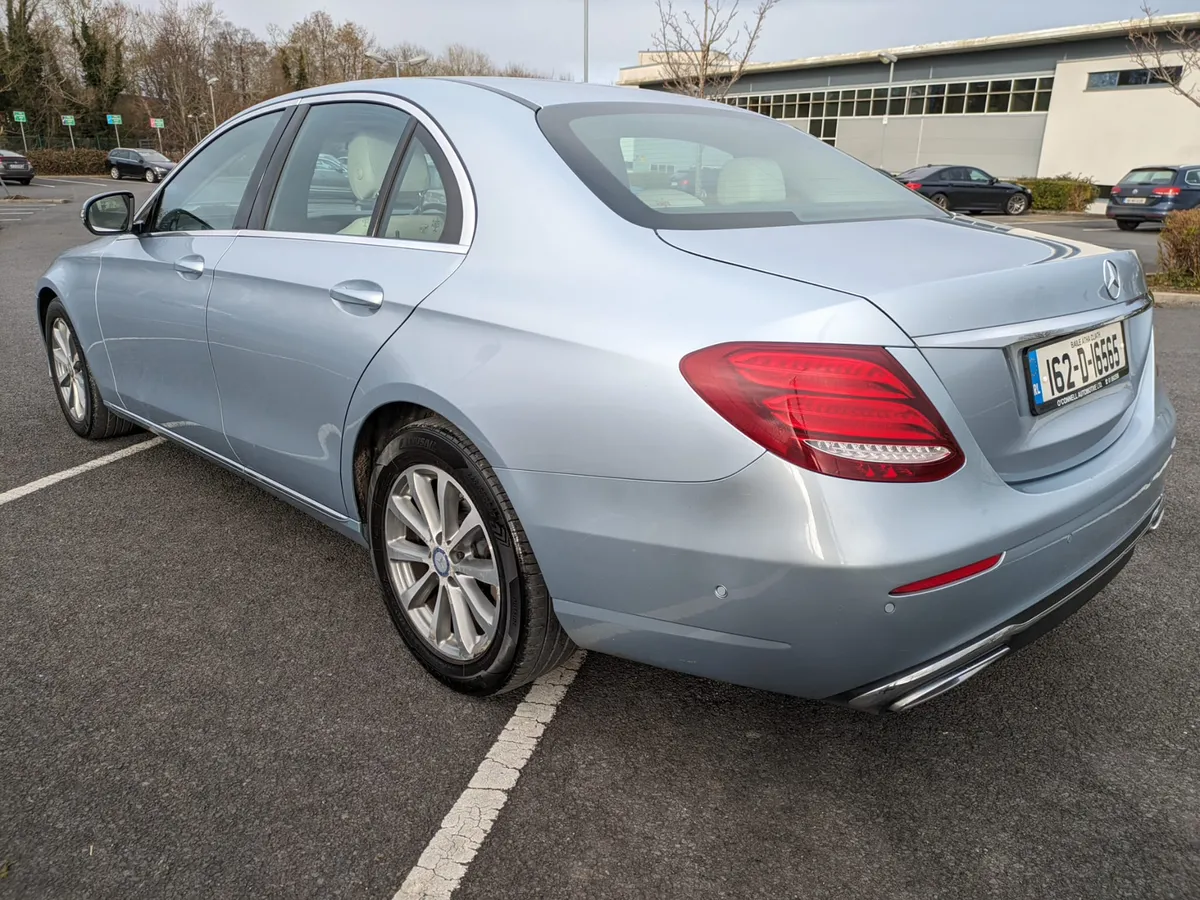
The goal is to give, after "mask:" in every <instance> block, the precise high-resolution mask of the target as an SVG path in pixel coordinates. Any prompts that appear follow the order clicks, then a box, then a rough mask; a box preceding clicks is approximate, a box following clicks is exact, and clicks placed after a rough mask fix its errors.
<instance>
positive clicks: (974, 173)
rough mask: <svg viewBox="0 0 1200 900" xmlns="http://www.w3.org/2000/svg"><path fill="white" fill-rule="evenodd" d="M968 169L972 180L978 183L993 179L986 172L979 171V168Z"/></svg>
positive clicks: (985, 182)
mask: <svg viewBox="0 0 1200 900" xmlns="http://www.w3.org/2000/svg"><path fill="white" fill-rule="evenodd" d="M968 171H969V173H970V175H971V180H972V181H974V182H975V183H976V184H987V183H988V182H990V181H991V180H992V178H991V176H990V175H988V174H987V173H986V172H981V171H979V169H969V170H968Z"/></svg>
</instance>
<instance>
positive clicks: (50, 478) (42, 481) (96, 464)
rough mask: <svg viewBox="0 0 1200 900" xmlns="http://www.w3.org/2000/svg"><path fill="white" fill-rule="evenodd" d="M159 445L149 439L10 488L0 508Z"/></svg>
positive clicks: (153, 439)
mask: <svg viewBox="0 0 1200 900" xmlns="http://www.w3.org/2000/svg"><path fill="white" fill-rule="evenodd" d="M161 443H164V440H163V438H160V437H156V438H151V439H150V440H148V441H142V442H141V443H139V444H134V445H133V446H132V447H126V448H125V449H124V450H118V451H117V452H116V453H110V454H108V455H107V456H100V457H97V458H96V459H89V460H88V461H87V462H85V463H83V464H82V465H78V466H75V467H73V468H70V469H63V470H62V471H61V472H55V473H54V474H53V475H47V476H46V477H45V478H39V479H38V480H37V481H31V482H29V483H28V484H23V485H21V486H20V487H15V488H12V489H11V490H7V491H5V492H4V493H2V494H0V506H3V505H4V504H6V503H12V502H13V501H14V500H20V499H21V498H22V497H28V496H29V495H30V494H32V493H34V492H36V491H40V490H41V489H42V488H48V487H50V486H51V485H52V484H58V483H59V482H60V481H66V480H67V479H68V478H74V477H75V476H76V475H82V474H83V473H84V472H90V471H91V470H92V469H98V468H100V467H101V466H107V465H108V464H109V463H115V462H117V461H118V460H122V459H125V458H127V457H130V456H133V455H134V454H135V453H141V452H142V451H143V450H149V449H150V448H151V447H157V446H158V445H159V444H161Z"/></svg>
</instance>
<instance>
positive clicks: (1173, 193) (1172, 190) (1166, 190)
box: [1154, 187, 1181, 197]
mask: <svg viewBox="0 0 1200 900" xmlns="http://www.w3.org/2000/svg"><path fill="white" fill-rule="evenodd" d="M1180 190H1181V188H1177V187H1157V188H1155V189H1154V194H1155V195H1156V196H1159V197H1178V196H1179V193H1180Z"/></svg>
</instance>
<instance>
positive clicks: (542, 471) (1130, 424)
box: [37, 78, 1175, 711]
mask: <svg viewBox="0 0 1200 900" xmlns="http://www.w3.org/2000/svg"><path fill="white" fill-rule="evenodd" d="M321 154H330V155H333V156H338V155H346V156H347V170H348V173H349V182H350V186H351V190H350V192H349V194H347V195H346V196H344V197H343V196H341V195H340V194H337V193H334V194H331V193H330V192H328V191H324V192H322V191H319V190H315V189H314V185H315V184H317V181H316V180H315V179H314V173H315V170H316V167H317V165H318V160H319V159H320V158H321ZM697 165H700V166H705V167H707V166H718V167H719V168H720V173H719V176H718V177H717V179H716V182H715V186H714V190H713V191H710V192H706V196H705V197H703V198H701V197H697V196H696V195H695V194H694V193H691V192H688V191H682V190H679V189H673V188H671V187H670V177H671V176H670V172H671V170H672V169H686V168H687V167H689V166H691V167H695V166H697ZM431 197H432V198H433V199H431ZM82 215H83V219H84V222H85V224H86V225H87V227H88V228H90V229H91V230H92V231H93V232H95V233H96V234H98V235H101V237H100V239H99V240H97V241H94V242H92V243H90V244H87V245H85V246H82V247H80V248H78V249H75V250H72V251H70V252H68V253H66V254H64V255H63V256H62V257H61V258H60V259H59V260H57V261H56V262H55V263H54V264H53V265H52V266H51V268H50V269H49V271H48V272H47V273H46V274H45V276H44V277H43V278H42V279H41V281H40V282H39V285H38V295H37V319H38V323H39V325H40V327H41V329H42V334H43V335H44V338H45V341H46V347H47V352H48V356H49V361H50V369H51V375H52V378H53V380H54V386H55V389H56V391H57V394H58V398H59V401H60V403H61V405H62V409H63V412H64V413H65V415H66V418H67V421H68V423H69V424H70V425H71V427H72V428H73V429H74V430H75V432H76V433H78V434H80V435H82V436H84V437H89V438H97V437H106V436H109V435H114V434H119V433H124V432H127V431H128V430H130V429H131V428H133V427H134V426H141V427H143V428H146V429H149V430H151V431H153V432H156V433H158V434H162V435H165V436H167V437H168V438H170V439H172V440H174V441H177V442H179V443H181V444H183V445H184V446H187V447H189V448H191V449H193V450H195V451H197V452H198V453H200V454H202V455H204V456H206V457H208V458H210V459H213V460H215V461H217V462H219V463H221V464H222V465H224V466H226V467H228V468H229V469H232V470H233V471H235V472H237V473H240V474H241V475H244V476H245V477H247V478H249V479H251V480H253V481H254V482H256V483H258V484H260V485H261V486H263V487H265V488H266V489H267V490H269V491H271V492H273V493H274V494H276V495H278V496H280V497H282V498H284V499H285V500H287V501H289V502H291V503H293V504H294V505H296V506H298V507H299V508H301V509H303V510H305V511H307V512H309V513H311V514H312V515H313V516H315V517H317V518H318V519H320V520H321V521H323V522H325V523H327V524H328V525H330V526H332V527H333V528H335V529H337V530H338V531H340V532H341V533H342V534H344V535H346V536H347V537H349V538H351V539H353V540H355V541H358V542H360V543H362V544H364V545H366V546H368V547H369V548H370V550H371V557H372V559H373V561H374V565H375V568H376V572H377V574H378V577H379V582H380V584H381V586H382V589H383V593H384V597H385V599H386V602H387V605H388V609H389V610H390V612H391V615H392V617H393V619H394V621H395V624H396V627H397V629H398V630H399V632H400V635H401V636H402V637H403V639H404V641H405V642H406V643H407V645H408V647H409V648H410V649H411V650H412V652H413V653H414V654H415V655H416V656H417V658H418V659H419V660H420V661H421V662H422V663H423V664H424V665H425V666H426V667H427V668H428V669H429V671H431V672H432V673H433V674H434V675H436V676H437V677H438V678H440V679H441V680H442V681H444V682H445V683H447V684H449V685H451V686H452V687H454V688H455V689H457V690H460V691H464V692H468V693H473V694H493V693H496V692H500V691H504V690H508V689H511V688H514V687H517V686H519V685H522V684H526V683H528V682H529V681H530V680H531V679H533V678H535V677H536V676H538V675H540V674H541V673H543V672H546V671H547V670H549V669H551V668H552V667H554V666H556V665H558V664H559V663H560V662H561V661H563V660H564V659H565V658H566V656H567V654H568V653H570V652H571V650H572V649H573V647H574V646H575V645H578V646H582V647H585V648H589V649H592V650H597V651H602V652H606V653H613V654H617V655H620V656H625V657H629V658H631V659H635V660H641V661H643V662H646V663H651V664H653V665H657V666H663V667H666V668H670V669H676V670H680V671H684V672H690V673H695V674H698V675H704V676H710V677H713V678H719V679H725V680H729V681H733V682H737V683H740V684H744V685H750V686H754V687H758V688H765V689H770V690H774V691H782V692H786V693H791V694H795V695H801V696H805V697H812V698H820V699H825V700H829V701H833V702H838V703H843V704H847V705H849V706H851V707H855V708H859V709H865V710H872V711H878V710H902V709H907V708H911V707H912V706H915V705H916V704H917V703H919V702H921V701H923V700H926V699H929V698H930V697H933V696H936V695H937V694H939V693H941V692H942V691H944V690H946V689H948V688H949V687H952V686H954V685H956V684H958V683H960V682H962V681H964V680H966V679H967V678H969V677H971V676H972V675H974V674H976V673H977V672H979V671H981V670H983V669H984V668H985V667H987V666H988V665H989V664H991V663H993V662H994V661H996V660H997V659H1000V658H1001V657H1003V656H1004V655H1005V654H1007V653H1009V652H1010V651H1012V650H1013V649H1015V648H1017V647H1019V646H1021V645H1022V644H1023V643H1025V642H1027V641H1029V640H1030V639H1031V638H1033V637H1034V636H1036V635H1037V634H1040V633H1041V632H1043V631H1045V630H1046V629H1047V628H1049V627H1050V626H1052V625H1054V624H1056V623H1057V622H1059V621H1061V620H1062V619H1063V618H1064V617H1065V616H1066V615H1068V614H1069V613H1071V612H1073V611H1074V610H1075V609H1077V608H1078V607H1079V606H1080V605H1081V604H1083V603H1084V602H1085V601H1086V600H1088V599H1090V598H1091V597H1092V596H1093V595H1095V594H1096V593H1097V592H1098V591H1099V590H1100V588H1102V587H1103V586H1104V585H1105V584H1107V583H1108V582H1109V581H1110V580H1111V579H1112V578H1113V577H1114V576H1115V575H1116V574H1117V572H1119V571H1120V569H1121V567H1122V566H1123V565H1124V564H1125V563H1126V561H1127V560H1128V559H1129V558H1130V555H1131V553H1132V552H1133V549H1134V545H1135V543H1136V542H1137V541H1138V539H1139V538H1140V537H1141V536H1142V535H1143V533H1144V532H1146V531H1147V530H1150V529H1153V528H1154V527H1156V526H1157V524H1158V521H1159V519H1160V517H1161V515H1162V504H1163V490H1164V487H1163V481H1164V471H1165V470H1166V468H1167V464H1168V461H1169V460H1170V457H1171V454H1172V450H1173V447H1174V444H1175V413H1174V410H1173V409H1172V406H1171V404H1170V402H1169V401H1168V399H1167V397H1166V396H1165V394H1164V391H1163V387H1162V384H1161V382H1160V381H1159V378H1158V374H1157V371H1156V366H1155V351H1154V346H1155V341H1154V329H1153V310H1152V309H1151V298H1150V295H1149V292H1148V290H1147V287H1146V282H1145V278H1144V276H1143V273H1142V270H1141V268H1140V266H1139V264H1138V260H1137V257H1136V255H1135V254H1134V253H1132V252H1129V251H1111V252H1110V251H1106V250H1102V249H1100V248H1097V247H1093V246H1088V245H1081V244H1073V243H1070V242H1067V241H1065V240H1059V239H1055V238H1050V237H1046V236H1043V235H1037V234H1034V233H1031V232H1027V231H1022V230H1016V229H1010V228H1005V227H999V226H995V225H986V224H983V223H978V222H975V221H973V220H971V219H967V218H964V217H960V216H955V215H953V214H949V213H946V212H943V211H941V210H939V209H937V208H936V207H935V206H933V205H932V204H930V203H929V202H927V201H926V200H924V199H923V198H921V197H918V196H916V195H914V194H913V193H912V192H910V191H909V190H907V189H906V188H905V187H904V186H903V185H902V184H899V183H897V182H896V181H895V180H894V179H891V178H889V177H887V176H885V175H883V174H880V173H879V172H876V171H875V170H873V169H871V168H869V167H868V166H865V165H862V164H860V163H858V162H856V161H855V160H853V159H852V158H850V157H848V156H846V155H844V154H843V153H841V152H839V151H837V150H834V149H833V148H831V147H828V146H826V145H825V144H823V143H822V142H821V141H819V140H816V139H813V138H811V137H809V136H808V135H805V134H802V133H801V132H799V131H797V130H795V129H792V128H789V127H788V126H786V125H783V124H780V123H778V122H774V121H772V120H770V119H769V118H766V117H763V116H758V115H754V114H752V113H748V112H745V111H741V110H736V109H732V108H728V107H725V106H721V105H717V104H712V103H707V102H701V101H695V100H689V99H684V98H680V97H671V96H666V95H663V94H660V93H655V92H649V91H630V90H627V89H621V88H609V87H600V86H587V85H575V84H568V83H563V82H544V81H535V80H492V79H473V80H461V79H411V78H406V79H403V80H394V81H392V80H380V81H371V82H364V83H357V84H346V85H331V86H326V87H321V88H316V89H313V90H308V91H304V92H301V93H299V94H293V95H289V96H286V97H282V98H279V99H276V100H272V101H269V102H266V103H264V104H261V105H259V106H255V107H253V108H251V109H249V110H247V111H246V112H244V113H242V114H241V115H239V116H237V117H235V118H234V119H232V120H230V121H229V122H227V123H225V124H224V125H223V126H222V127H221V128H219V129H218V130H217V131H216V132H214V133H213V134H212V135H210V136H209V137H208V138H207V139H206V140H205V141H204V142H203V143H202V144H201V145H200V146H199V147H198V148H197V149H196V150H194V151H193V152H192V153H191V154H190V155H189V156H188V157H187V159H185V160H184V161H183V162H182V163H181V164H180V165H179V167H178V168H177V169H176V170H175V171H174V172H172V173H171V174H170V175H169V176H168V177H167V178H166V179H164V181H163V183H162V185H161V186H160V187H159V188H158V189H157V190H156V192H155V193H154V195H153V197H152V198H151V199H150V200H149V201H148V202H147V203H145V204H144V205H143V206H142V207H141V209H140V210H138V211H136V212H135V209H134V202H133V197H132V195H130V194H127V193H122V192H117V193H111V194H107V195H102V196H100V197H96V198H93V199H92V200H90V201H89V202H88V203H87V204H86V205H85V207H84V209H83V213H82ZM935 258H936V264H931V262H930V260H931V259H935ZM268 550H269V548H264V552H267V551H268ZM214 602H220V601H219V598H215V599H214ZM1110 639H1111V640H1112V641H1114V642H1115V641H1119V640H1121V639H1122V636H1121V635H1119V634H1113V635H1111V636H1110Z"/></svg>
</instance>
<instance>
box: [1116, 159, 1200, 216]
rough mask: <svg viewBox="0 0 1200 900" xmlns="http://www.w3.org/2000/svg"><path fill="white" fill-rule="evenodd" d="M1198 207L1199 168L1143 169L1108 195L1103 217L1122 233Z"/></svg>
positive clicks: (1128, 176) (1125, 179) (1124, 180)
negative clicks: (1115, 224)
mask: <svg viewBox="0 0 1200 900" xmlns="http://www.w3.org/2000/svg"><path fill="white" fill-rule="evenodd" d="M1196 206H1200V166H1143V167H1142V168H1139V169H1134V170H1133V171H1132V172H1130V173H1129V174H1127V175H1126V176H1125V177H1124V178H1122V179H1121V180H1120V181H1119V182H1118V183H1117V184H1115V185H1113V189H1112V191H1111V192H1110V194H1109V198H1108V206H1107V207H1105V209H1104V214H1105V215H1106V216H1108V217H1109V218H1110V219H1115V220H1116V222H1117V227H1118V228H1120V229H1121V230H1122V231H1133V229H1135V228H1137V227H1138V226H1139V225H1141V224H1142V223H1143V222H1161V221H1162V220H1163V219H1165V218H1166V217H1167V213H1171V212H1175V211H1177V210H1181V209H1195V208H1196Z"/></svg>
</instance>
